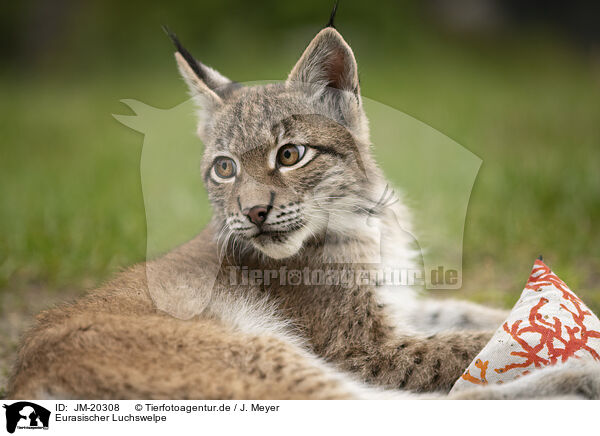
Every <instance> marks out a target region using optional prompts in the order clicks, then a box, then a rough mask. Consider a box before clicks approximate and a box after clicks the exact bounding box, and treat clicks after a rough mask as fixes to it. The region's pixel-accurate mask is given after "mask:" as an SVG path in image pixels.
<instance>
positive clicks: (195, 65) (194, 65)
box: [162, 25, 206, 81]
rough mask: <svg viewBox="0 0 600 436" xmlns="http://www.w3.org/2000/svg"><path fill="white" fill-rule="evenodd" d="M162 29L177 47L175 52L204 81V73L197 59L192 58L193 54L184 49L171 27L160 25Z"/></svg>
mask: <svg viewBox="0 0 600 436" xmlns="http://www.w3.org/2000/svg"><path fill="white" fill-rule="evenodd" d="M162 29H163V31H164V32H165V33H166V34H167V36H168V37H169V39H170V40H171V42H172V43H173V45H174V46H175V48H176V49H177V52H178V53H179V54H180V55H181V56H183V58H184V59H185V61H186V62H187V64H188V65H189V66H190V68H191V69H192V70H193V71H194V73H196V75H197V76H198V77H199V78H200V79H202V80H204V81H206V75H205V74H204V72H203V71H202V70H201V69H200V65H199V64H198V61H197V60H196V59H195V58H194V56H192V54H191V53H190V52H189V51H187V50H186V49H185V47H184V46H182V45H181V42H179V39H178V38H177V35H175V34H174V33H173V32H171V29H169V28H168V27H167V26H165V25H163V26H162Z"/></svg>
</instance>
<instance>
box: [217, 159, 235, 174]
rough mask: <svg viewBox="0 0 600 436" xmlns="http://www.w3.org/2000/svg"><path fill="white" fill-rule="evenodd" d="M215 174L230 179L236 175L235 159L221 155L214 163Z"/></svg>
mask: <svg viewBox="0 0 600 436" xmlns="http://www.w3.org/2000/svg"><path fill="white" fill-rule="evenodd" d="M213 169H214V171H215V174H216V175H217V176H218V177H220V178H222V179H230V178H232V177H233V176H235V169H236V166H235V161H234V160H233V159H231V158H229V157H219V158H217V160H216V161H215V163H214V164H213Z"/></svg>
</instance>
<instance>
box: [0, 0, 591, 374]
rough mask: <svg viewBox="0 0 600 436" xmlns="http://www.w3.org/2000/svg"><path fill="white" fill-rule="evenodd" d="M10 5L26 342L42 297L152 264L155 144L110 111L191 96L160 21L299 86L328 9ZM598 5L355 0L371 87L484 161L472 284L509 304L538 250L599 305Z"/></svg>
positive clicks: (8, 285) (309, 1)
mask: <svg viewBox="0 0 600 436" xmlns="http://www.w3.org/2000/svg"><path fill="white" fill-rule="evenodd" d="M7 3H8V2H5V3H3V5H2V6H1V7H0V8H1V14H0V44H1V47H0V48H1V50H0V139H1V141H0V229H1V230H0V304H1V307H0V316H2V319H0V329H2V333H3V335H2V334H0V336H4V337H5V338H8V339H6V340H7V341H8V342H9V343H8V345H7V343H4V344H0V345H1V346H2V347H8V348H9V351H10V350H12V349H13V347H14V338H16V337H17V336H18V333H19V332H20V331H21V330H22V326H23V325H25V324H26V321H24V320H23V319H26V320H29V313H30V312H32V311H35V310H37V309H39V306H40V305H42V304H44V303H42V302H46V301H55V300H60V299H61V298H64V297H65V296H67V295H68V296H72V295H76V294H78V293H80V292H82V291H83V290H84V289H86V288H89V287H92V286H95V285H97V284H98V283H99V282H101V281H102V280H103V279H106V278H107V277H108V276H110V275H111V274H112V273H114V272H115V271H117V270H119V269H120V268H123V267H125V266H127V265H129V264H131V263H133V262H136V261H141V260H144V257H145V251H146V234H145V232H146V223H145V215H144V208H143V200H142V192H141V184H140V173H139V171H140V170H139V160H140V152H141V147H142V141H143V138H142V136H141V135H140V134H139V133H136V132H134V131H132V130H130V129H128V128H126V127H124V126H122V125H121V124H119V123H118V122H117V121H116V120H115V119H113V118H112V116H111V114H112V113H128V109H126V108H125V107H124V106H123V105H122V104H121V103H119V100H121V99H124V98H131V99H137V100H140V101H143V102H145V103H147V104H149V105H152V106H155V107H159V108H169V107H172V106H175V105H177V104H179V103H181V102H183V101H184V100H185V99H186V98H187V94H186V89H185V87H184V85H183V83H182V81H181V80H180V79H179V77H178V75H177V72H176V69H175V65H174V60H173V56H172V52H173V50H172V48H171V45H170V42H169V41H168V40H167V38H166V37H165V35H164V34H163V32H162V31H161V29H160V25H161V24H168V25H169V26H170V27H171V28H172V29H173V30H174V31H176V32H177V33H178V35H179V36H180V38H181V39H182V41H183V42H184V44H185V45H186V46H188V48H189V49H190V50H191V51H192V53H194V54H195V55H196V56H197V57H198V58H199V59H201V60H202V61H203V62H205V63H207V64H208V65H211V66H213V67H215V68H217V69H219V70H220V71H221V72H223V73H224V74H226V75H227V76H229V77H231V78H232V79H235V80H237V81H251V80H269V79H283V78H284V77H285V76H286V75H287V72H288V71H289V69H290V68H291V67H292V66H293V64H294V62H295V61H296V59H297V58H298V57H299V55H300V53H301V52H302V50H303V49H304V47H305V46H306V44H307V43H308V42H309V41H310V39H311V38H312V37H313V36H314V34H315V33H316V32H317V31H318V30H319V29H320V28H321V27H322V26H323V25H324V24H325V23H326V22H327V19H328V16H329V12H330V8H331V2H329V1H327V2H323V1H316V0H306V1H303V2H282V1H275V0H268V1H263V2H244V1H232V0H227V1H221V2H216V1H211V2H204V1H198V0H196V1H171V2H156V1H140V0H133V1H129V2H122V1H116V0H108V1H100V0H92V1H86V2H78V1H75V0H54V1H42V0H37V1H36V0H26V1H23V2H10V3H8V4H7ZM598 16H600V14H599V10H598V6H597V4H596V3H592V2H583V1H576V2H569V3H568V4H567V3H566V2H560V1H554V0H553V1H549V2H544V3H543V4H541V3H540V4H538V5H535V4H533V2H520V1H500V0H498V1H493V0H456V1H451V0H429V1H394V2H392V1H380V2H377V3H373V2H364V1H350V0H343V1H342V2H341V5H340V8H339V12H338V16H337V20H336V23H337V27H338V29H339V30H340V31H341V32H342V34H343V35H344V37H345V38H346V39H347V41H348V42H349V43H350V44H351V45H352V47H353V49H354V51H355V54H356V56H357V59H358V62H359V69H360V76H361V83H362V90H363V94H364V95H365V96H367V97H369V98H371V99H373V100H376V101H379V102H382V103H385V104H387V105H389V106H392V107H394V108H396V109H398V110H401V111H403V112H405V113H407V114H409V115H411V116H414V117H415V118H417V119H419V120H422V121H423V122H425V123H427V124H429V125H430V126H433V127H434V128H436V129H438V130H439V131H441V132H442V133H444V134H446V135H447V136H449V137H450V138H452V139H454V140H455V141H457V142H458V143H459V144H461V145H463V146H464V147H466V148H467V149H469V150H471V151H472V152H474V153H475V154H476V155H478V156H479V157H480V158H481V159H483V166H482V167H481V170H480V172H479V175H478V178H477V180H476V183H475V186H474V190H473V194H472V197H471V202H470V205H469V210H468V215H467V224H466V229H465V240H464V244H465V245H464V278H463V283H464V288H463V290H462V291H460V292H458V293H456V294H460V296H464V297H466V298H470V299H473V300H476V301H485V302H489V303H491V304H496V305H500V306H506V307H509V306H511V305H512V304H513V303H514V301H515V300H516V297H517V295H518V294H519V293H520V292H521V290H522V287H523V284H524V282H525V280H526V278H527V276H528V274H529V271H530V267H531V264H532V262H533V260H534V258H535V257H536V256H537V255H539V254H540V253H541V254H543V255H544V257H545V259H546V260H547V262H548V263H549V265H550V266H551V267H552V268H553V269H554V270H555V271H556V272H557V273H558V274H559V275H561V277H562V278H563V279H564V280H565V281H567V283H569V284H570V285H571V287H572V288H573V289H574V290H575V291H576V292H578V293H579V294H580V296H581V297H582V298H583V299H584V301H586V302H588V304H589V305H590V306H591V307H592V308H593V309H595V310H596V311H600V232H598V226H597V223H598V220H599V219H600V171H599V170H598V168H599V164H600V110H599V109H600V31H599V28H600V26H598V25H597V18H598ZM375 145H376V144H375ZM388 167H389V166H388ZM23 314H25V315H23ZM0 351H3V350H0ZM1 385H2V382H1V380H0V386H1Z"/></svg>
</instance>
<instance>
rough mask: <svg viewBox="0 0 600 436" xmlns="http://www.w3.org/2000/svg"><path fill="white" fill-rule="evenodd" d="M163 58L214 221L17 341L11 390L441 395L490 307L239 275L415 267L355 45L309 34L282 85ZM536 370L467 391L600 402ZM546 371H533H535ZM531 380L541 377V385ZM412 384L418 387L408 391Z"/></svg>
mask: <svg viewBox="0 0 600 436" xmlns="http://www.w3.org/2000/svg"><path fill="white" fill-rule="evenodd" d="M173 39H174V42H175V44H176V46H177V52H176V53H175V58H176V60H177V64H178V67H179V70H180V72H181V74H182V76H183V78H184V79H185V81H186V82H187V85H188V86H189V89H190V91H191V94H192V96H193V98H194V100H195V101H196V102H197V104H198V106H199V108H200V109H201V111H200V113H199V118H200V119H199V125H198V134H199V136H200V138H201V139H202V141H203V142H204V144H205V152H204V156H203V163H202V169H201V171H202V176H203V178H204V181H205V185H206V188H207V190H208V193H209V198H210V201H211V202H212V206H213V209H214V216H213V218H212V221H211V222H210V224H209V225H208V227H207V228H206V229H205V230H204V231H203V232H202V233H201V234H200V235H198V236H197V237H196V238H195V239H193V240H191V241H190V242H188V243H186V244H185V245H183V246H181V247H179V248H176V249H175V250H173V251H171V252H170V253H168V254H166V255H164V256H163V257H161V258H159V259H156V260H152V261H149V262H147V263H145V264H140V265H136V266H134V267H132V268H131V269H129V270H128V271H125V272H123V273H122V274H120V275H118V276H117V277H116V278H115V279H114V280H112V281H111V282H109V283H107V284H106V285H104V286H102V287H101V288H100V289H98V290H95V291H93V292H91V293H89V294H88V295H87V296H85V297H83V298H81V299H80V300H79V301H76V302H75V303H72V304H68V305H64V306H62V307H59V308H54V309H51V310H47V311H45V312H42V313H41V314H40V315H39V316H38V318H37V324H36V326H35V327H34V328H33V329H32V330H31V331H30V332H29V333H28V334H27V335H26V337H25V339H24V341H23V344H22V347H21V349H20V351H19V354H18V360H17V363H16V366H15V371H14V374H13V377H12V380H11V384H10V386H9V396H10V397H11V398H103V399H127V398H130V399H133V398H171V399H175V398H179V399H191V398H203V399H248V398H251V399H300V398H306V399H342V398H374V397H395V398H403V397H416V396H419V397H421V396H425V397H437V396H441V395H443V394H444V393H445V392H447V391H448V390H449V389H450V388H451V386H452V385H453V383H454V381H455V380H456V379H457V378H458V377H459V376H460V374H461V373H462V371H463V370H464V369H465V368H466V367H467V366H468V364H469V363H470V362H471V360H472V359H473V357H474V356H475V355H476V354H477V353H478V352H479V351H480V349H481V348H482V347H483V346H484V345H485V344H486V343H487V341H488V340H489V338H490V336H491V333H492V331H491V330H494V329H496V328H497V326H498V325H500V323H501V321H502V320H503V319H504V316H505V314H504V313H503V312H502V311H497V310H493V309H488V308H484V307H480V306H477V305H474V304H470V303H466V302H458V301H447V300H446V301H428V300H424V299H418V298H417V296H416V295H415V294H414V292H413V291H411V290H409V289H405V288H400V287H396V288H393V289H387V288H386V287H384V286H380V285H378V284H377V283H372V284H356V283H353V284H351V285H347V284H345V285H341V284H339V283H333V284H331V283H324V284H323V283H321V284H314V283H311V284H309V285H306V284H304V283H303V282H302V281H295V283H291V280H290V281H289V282H283V281H282V280H280V278H278V279H272V280H267V277H266V276H265V277H262V279H261V281H260V283H254V284H252V283H246V282H244V280H243V278H241V276H242V275H243V272H244V271H250V270H259V271H282V270H283V271H292V270H295V271H303V270H305V269H306V270H308V271H313V270H323V269H328V270H329V271H330V272H331V271H333V272H335V273H344V272H349V271H350V270H357V269H358V270H360V268H362V267H363V266H364V265H370V264H373V263H376V264H381V263H384V264H393V265H396V266H399V267H401V268H410V267H412V265H413V257H414V256H413V251H412V249H411V238H410V237H409V233H408V230H409V229H410V226H409V216H408V212H407V210H406V208H405V207H404V206H403V205H402V203H401V202H399V201H398V202H394V201H383V202H382V201H379V199H380V198H381V197H382V194H383V193H385V192H386V191H387V188H386V186H387V183H386V181H385V179H384V177H383V175H382V172H381V171H380V169H379V168H378V167H377V165H376V163H375V161H374V159H373V157H372V155H371V152H370V149H369V147H370V143H369V131H368V125H367V119H366V116H365V113H364V112H363V109H362V104H361V95H360V89H359V81H358V73H357V65H356V62H355V59H354V54H353V52H352V50H351V49H350V47H349V46H348V44H347V43H346V42H345V41H344V39H343V38H342V36H341V35H340V34H339V33H338V32H337V31H336V30H335V28H333V27H331V26H330V27H326V28H324V29H323V30H321V31H320V32H319V33H318V34H317V35H316V37H315V38H314V39H313V41H312V42H311V43H310V44H309V46H308V48H307V49H306V50H305V51H304V53H303V54H302V56H301V58H300V60H299V61H298V62H297V64H296V65H295V66H294V68H293V69H292V71H291V73H290V74H289V77H288V78H287V80H286V81H285V82H284V83H282V84H270V85H264V86H255V87H243V86H240V85H238V84H236V83H235V82H232V81H230V80H229V79H227V78H226V77H224V76H222V75H221V74H219V73H218V72H217V71H215V70H213V69H212V68H209V67H207V66H206V65H204V64H202V63H201V62H198V61H196V60H195V59H194V58H193V57H192V56H191V55H190V54H189V53H188V52H187V51H186V50H185V49H184V48H183V47H182V46H181V45H180V44H179V42H178V41H177V39H176V38H174V37H173ZM563 374H565V373H564V372H557V371H556V370H552V371H542V372H540V373H539V374H537V375H536V376H531V377H525V378H523V379H522V380H520V381H519V382H515V383H510V384H507V385H504V386H502V387H501V388H497V387H494V388H482V389H479V390H477V391H473V392H472V393H469V392H467V393H463V394H461V398H525V397H528V396H529V397H531V396H536V395H545V396H555V395H584V396H588V397H594V396H598V392H599V391H600V386H598V385H599V382H598V380H599V379H600V377H598V372H596V373H593V372H590V371H587V370H586V369H585V368H574V369H573V370H571V372H569V373H568V377H567V380H568V383H566V382H565V377H563ZM540 378H544V380H543V381H541V382H540V381H539V379H540ZM539 386H543V388H537V389H536V387H539ZM417 393H421V394H417Z"/></svg>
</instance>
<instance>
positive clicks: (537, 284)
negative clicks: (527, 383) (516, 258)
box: [453, 260, 600, 391]
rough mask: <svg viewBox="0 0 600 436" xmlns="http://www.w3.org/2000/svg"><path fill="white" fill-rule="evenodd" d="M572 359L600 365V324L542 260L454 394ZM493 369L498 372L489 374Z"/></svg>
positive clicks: (536, 263)
mask: <svg viewBox="0 0 600 436" xmlns="http://www.w3.org/2000/svg"><path fill="white" fill-rule="evenodd" d="M571 358H575V359H593V360H597V361H600V320H598V318H597V317H596V315H595V314H594V313H592V311H591V310H590V309H588V308H587V306H586V305H585V304H584V303H583V301H582V300H581V299H580V298H579V297H577V295H575V294H574V293H573V292H572V291H571V290H570V289H569V287H568V286H567V285H566V284H565V282H563V281H562V280H561V279H560V278H559V277H558V276H557V275H556V274H554V273H553V272H552V271H551V270H550V268H548V266H547V265H546V264H544V262H542V261H541V260H536V262H535V264H534V266H533V269H532V271H531V275H530V276H529V280H528V281H527V284H526V286H525V289H524V290H523V294H522V295H521V298H520V299H519V301H518V302H517V304H516V305H515V307H514V308H513V311H512V312H511V313H510V315H509V316H508V318H507V320H506V322H505V323H504V324H503V325H502V326H501V327H500V328H499V329H498V331H497V332H496V333H495V334H494V336H493V337H492V339H491V340H490V342H489V343H488V345H486V347H485V348H484V349H483V350H482V351H481V352H480V353H479V355H478V356H477V357H476V358H475V359H474V360H473V362H472V363H471V365H469V368H467V370H466V371H465V373H464V374H463V375H462V376H461V377H460V378H459V380H458V381H457V382H456V384H455V385H454V387H453V391H456V390H460V389H462V388H463V387H466V386H469V385H471V386H472V385H485V384H488V383H504V382H507V381H510V380H514V379H516V378H519V377H520V376H524V375H527V374H529V373H530V372H531V371H532V370H534V369H535V368H541V367H544V366H547V365H554V364H555V363H558V362H565V361H567V360H568V359H571ZM488 366H489V367H490V368H493V371H491V372H488ZM477 373H479V376H478V377H477V376H475V375H474V374H477Z"/></svg>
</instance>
